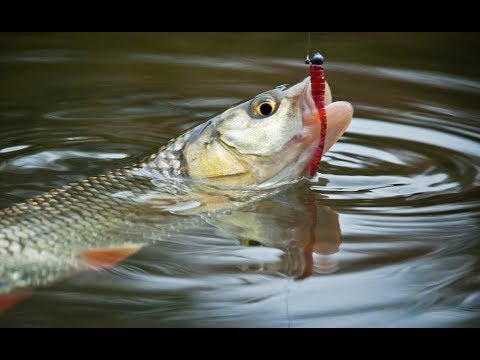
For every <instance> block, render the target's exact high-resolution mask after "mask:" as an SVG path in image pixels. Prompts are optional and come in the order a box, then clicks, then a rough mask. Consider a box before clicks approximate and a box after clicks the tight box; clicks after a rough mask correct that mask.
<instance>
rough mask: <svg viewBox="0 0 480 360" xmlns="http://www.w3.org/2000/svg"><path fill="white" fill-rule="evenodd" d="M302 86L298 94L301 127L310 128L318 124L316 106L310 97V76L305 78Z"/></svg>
mask: <svg viewBox="0 0 480 360" xmlns="http://www.w3.org/2000/svg"><path fill="white" fill-rule="evenodd" d="M303 83H304V86H303V89H302V92H301V93H300V96H299V98H300V109H301V116H302V122H303V127H304V128H305V127H307V126H311V125H312V124H315V123H317V122H318V123H320V121H319V120H320V119H319V112H318V109H317V105H316V104H315V101H314V100H313V97H312V83H311V81H310V76H308V77H307V78H305V80H304V81H303Z"/></svg>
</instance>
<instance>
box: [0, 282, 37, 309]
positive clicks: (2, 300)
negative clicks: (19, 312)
mask: <svg viewBox="0 0 480 360" xmlns="http://www.w3.org/2000/svg"><path fill="white" fill-rule="evenodd" d="M31 293H32V290H30V289H27V288H25V289H15V290H12V291H11V292H9V293H8V294H0V314H2V313H4V312H6V311H8V310H9V309H11V308H12V307H14V306H15V305H17V304H18V303H19V302H21V301H22V300H23V299H25V298H26V297H27V296H29V295H30V294H31Z"/></svg>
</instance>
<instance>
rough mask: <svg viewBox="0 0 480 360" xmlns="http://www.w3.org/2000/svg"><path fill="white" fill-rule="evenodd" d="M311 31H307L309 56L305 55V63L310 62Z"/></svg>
mask: <svg viewBox="0 0 480 360" xmlns="http://www.w3.org/2000/svg"><path fill="white" fill-rule="evenodd" d="M309 54H310V32H307V56H306V57H305V64H307V65H308V64H310V55H309Z"/></svg>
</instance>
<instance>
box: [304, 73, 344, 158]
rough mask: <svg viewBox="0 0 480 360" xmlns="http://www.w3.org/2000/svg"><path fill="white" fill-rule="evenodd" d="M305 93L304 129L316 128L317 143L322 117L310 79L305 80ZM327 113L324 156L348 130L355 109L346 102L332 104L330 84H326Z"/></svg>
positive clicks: (325, 101)
mask: <svg viewBox="0 0 480 360" xmlns="http://www.w3.org/2000/svg"><path fill="white" fill-rule="evenodd" d="M304 82H305V86H304V91H303V96H302V98H303V105H302V120H303V123H304V127H310V130H312V129H311V128H312V127H313V128H315V131H314V133H315V136H316V137H317V138H316V139H317V141H319V140H320V126H321V123H320V115H319V111H318V109H317V106H316V104H315V101H314V100H313V97H312V84H311V81H310V77H307V78H306V79H305V80H304ZM324 103H325V112H326V118H327V131H326V135H325V142H324V146H323V153H322V155H323V154H325V153H326V152H327V151H328V150H330V149H331V148H332V146H333V145H335V143H336V142H337V141H338V139H340V137H341V136H342V135H343V133H344V132H345V131H346V130H347V128H348V126H349V125H350V122H351V120H352V116H353V107H352V105H351V104H350V103H348V102H346V101H335V102H332V93H331V90H330V87H329V86H328V83H327V82H325V100H324Z"/></svg>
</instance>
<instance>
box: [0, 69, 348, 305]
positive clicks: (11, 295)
mask: <svg viewBox="0 0 480 360" xmlns="http://www.w3.org/2000/svg"><path fill="white" fill-rule="evenodd" d="M314 86H316V85H315V83H314V82H313V81H312V79H311V76H308V77H306V78H305V79H304V80H302V81H300V82H298V83H296V84H294V85H292V86H288V85H280V86H277V87H275V88H273V89H271V90H268V91H265V92H262V93H260V94H258V95H257V96H255V97H253V98H252V99H249V100H247V101H244V102H242V103H240V104H237V105H234V106H232V107H230V108H228V109H227V110H225V111H224V112H222V113H220V114H218V115H216V116H214V117H213V118H211V119H209V120H207V121H205V122H204V123H202V124H200V125H198V126H195V127H194V128H192V129H191V130H189V131H187V132H185V133H184V134H182V135H180V136H178V137H177V138H174V139H172V140H170V141H169V142H168V143H167V144H165V145H164V146H162V147H161V148H160V149H159V150H158V151H157V152H155V153H153V154H151V155H148V156H146V157H144V158H143V159H141V160H139V161H137V162H135V163H133V164H131V165H128V166H125V167H123V168H120V169H117V170H114V171H110V172H107V173H105V174H100V175H97V176H91V177H88V178H85V179H83V180H80V181H78V182H75V183H70V184H67V185H65V186H63V187H60V188H56V189H52V190H50V191H48V192H46V193H44V194H41V195H38V196H36V197H33V198H31V199H28V200H26V201H24V202H21V203H18V204H15V205H13V206H11V207H8V208H4V209H0V313H1V312H2V311H6V310H8V309H9V308H11V307H13V306H14V305H15V304H17V303H18V302H19V301H21V300H22V299H24V298H25V297H26V296H28V295H29V294H30V293H31V291H32V289H35V288H36V287H39V286H45V285H48V284H50V283H52V282H54V281H57V280H59V279H61V278H64V277H65V276H68V275H69V274H73V273H76V272H79V271H83V270H88V269H105V268H109V267H112V266H114V265H116V264H118V263H119V262H121V261H123V260H124V259H126V258H127V257H129V256H131V255H132V254H134V253H135V252H137V251H138V250H139V249H141V248H142V247H144V246H147V245H150V244H151V243H152V242H155V241H158V238H155V239H149V237H148V236H146V235H145V236H129V234H133V233H136V234H138V233H139V232H141V231H139V224H140V223H141V222H140V221H139V219H145V218H149V219H150V220H149V221H150V223H151V224H153V226H155V227H156V228H157V229H161V230H162V231H163V233H164V234H165V236H168V232H169V231H173V229H175V228H176V227H178V226H188V224H189V223H192V221H193V222H194V221H196V220H195V219H197V218H199V217H201V216H204V215H205V214H207V215H208V216H211V214H216V213H217V214H221V213H222V211H226V210H228V209H232V208H241V207H242V206H245V204H248V203H252V202H254V201H258V200H259V199H264V198H267V197H269V196H272V195H273V194H275V193H278V192H280V191H282V190H283V189H285V188H287V187H289V186H291V185H292V184H295V183H298V182H300V181H302V180H303V179H306V178H310V177H311V176H312V173H311V168H312V167H317V166H318V163H317V162H318V161H319V156H318V155H319V154H318V149H319V144H320V142H321V146H322V147H321V152H322V153H321V154H320V157H321V155H322V154H325V153H326V152H327V151H328V150H329V149H330V148H331V147H332V146H333V145H334V144H335V143H336V142H337V141H338V139H339V138H340V137H341V136H342V135H343V133H344V132H345V131H346V129H347V128H348V126H349V124H350V122H351V120H352V117H353V107H352V105H351V104H350V103H349V102H346V101H336V102H332V94H331V90H330V87H329V85H328V83H327V82H325V89H324V94H323V93H322V96H323V97H322V99H323V103H322V108H319V105H318V99H317V100H315V99H314V97H313V96H312V91H313V92H315V91H314V89H312V87H314ZM323 106H324V108H323ZM322 114H323V115H325V116H326V120H327V122H328V127H327V128H326V132H325V133H324V134H323V135H322V127H323V128H324V129H325V124H322V121H320V120H321V117H322V116H323V115H322ZM164 219H168V221H166V220H164ZM182 224H183V225H182Z"/></svg>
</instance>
